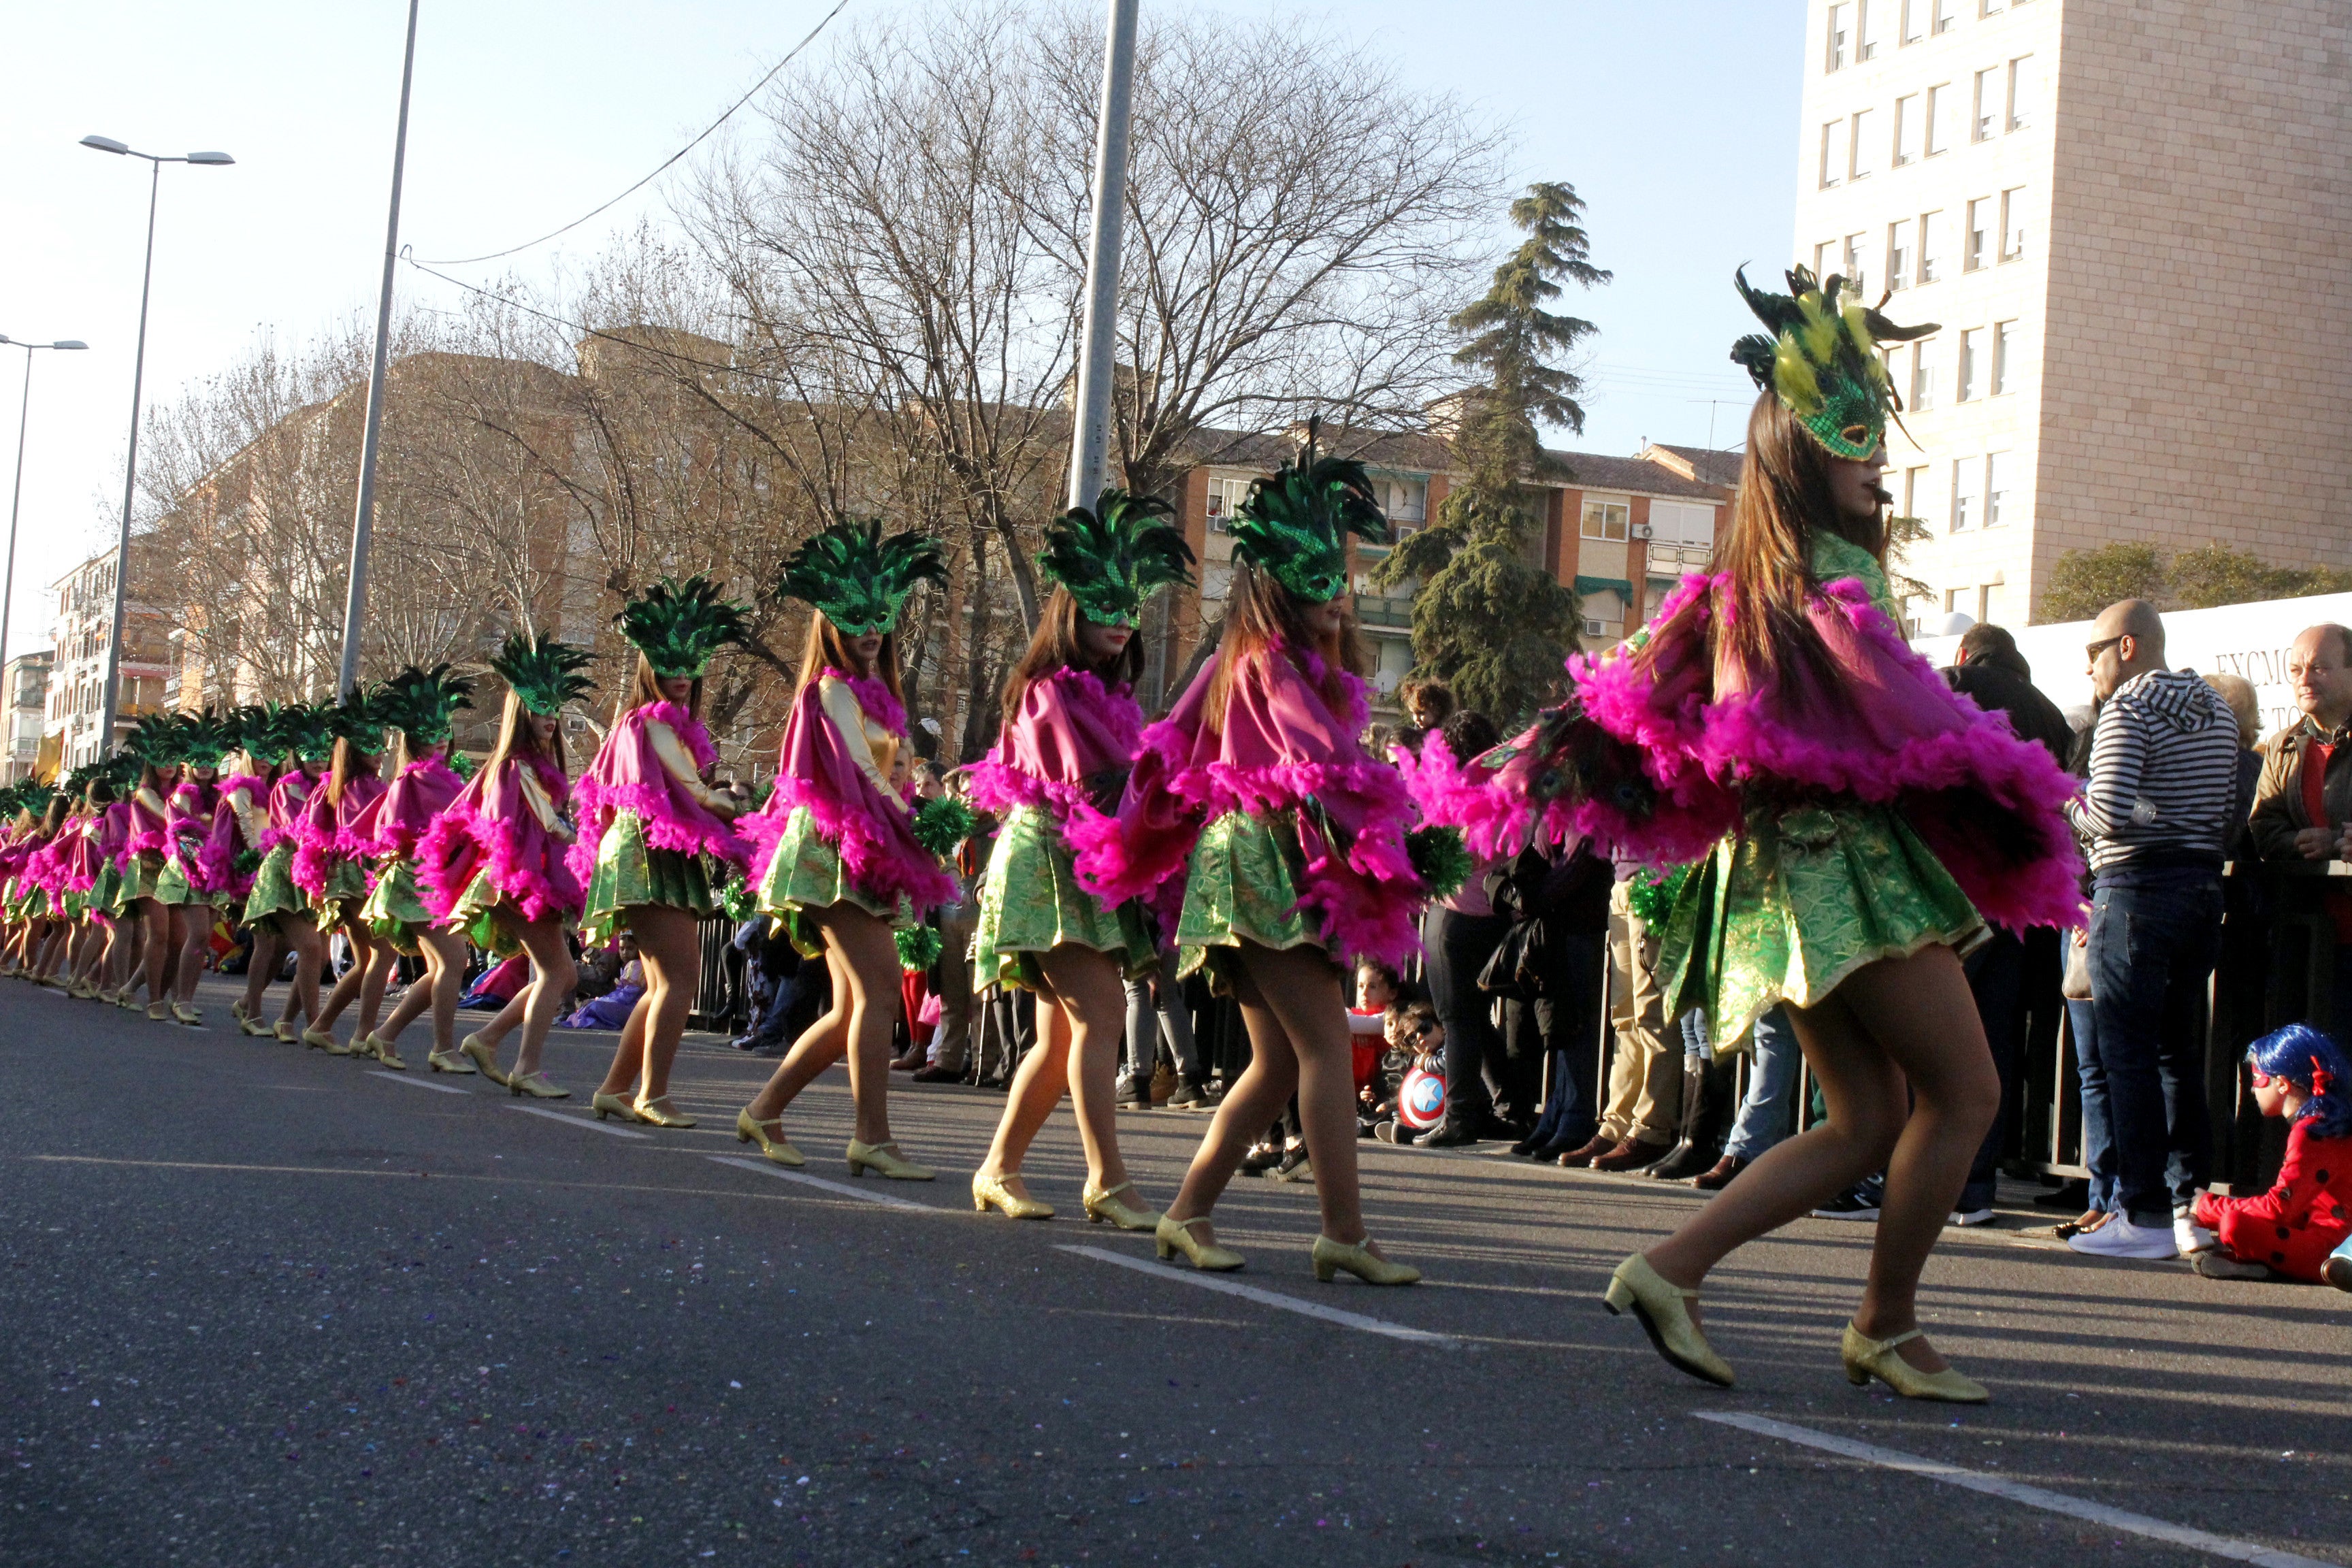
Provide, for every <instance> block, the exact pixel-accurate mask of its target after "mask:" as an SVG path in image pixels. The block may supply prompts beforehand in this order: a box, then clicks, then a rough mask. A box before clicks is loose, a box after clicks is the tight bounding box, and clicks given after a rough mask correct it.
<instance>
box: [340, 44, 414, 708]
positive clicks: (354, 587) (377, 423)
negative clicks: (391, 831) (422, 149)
mask: <svg viewBox="0 0 2352 1568" xmlns="http://www.w3.org/2000/svg"><path fill="white" fill-rule="evenodd" d="M416 5H417V0H408V47H407V50H406V52H405V53H404V55H403V57H402V58H401V62H400V127H399V129H398V130H397V131H396V132H394V134H393V139H392V213H391V216H388V217H386V218H385V219H384V225H383V286H382V287H381V288H380V289H377V291H376V299H375V359H374V361H373V363H371V364H370V365H369V366H368V400H367V427H366V430H365V432H364V433H363V434H362V436H361V437H360V495H359V501H358V504H357V505H356V507H355V508H354V509H353V510H352V568H351V573H350V579H351V581H350V585H349V587H348V588H347V589H346V590H345V592H344V595H343V662H342V668H341V670H340V671H339V672H338V673H337V675H336V677H335V689H336V691H337V692H339V693H341V692H348V691H351V690H352V689H354V688H356V687H357V686H358V685H359V683H360V645H361V643H362V641H363V640H364V639H365V637H366V621H367V576H368V534H369V532H370V531H371V530H372V529H373V527H374V524H375V454H376V443H377V441H378V439H379V438H380V437H382V435H383V373H384V361H385V360H386V359H388V358H389V357H390V356H391V352H392V273H393V268H394V266H396V265H397V264H398V257H399V251H400V176H401V172H402V169H403V167H404V165H405V164H406V163H407V161H408V84H409V81H410V79H412V78H413V77H414V76H415V74H416Z"/></svg>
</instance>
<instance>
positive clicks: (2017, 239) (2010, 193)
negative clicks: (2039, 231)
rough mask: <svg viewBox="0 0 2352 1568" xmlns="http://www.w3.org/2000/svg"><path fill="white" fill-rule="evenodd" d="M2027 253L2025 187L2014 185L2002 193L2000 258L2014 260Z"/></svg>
mask: <svg viewBox="0 0 2352 1568" xmlns="http://www.w3.org/2000/svg"><path fill="white" fill-rule="evenodd" d="M2024 254H2025V187H2024V186H2023V185H2013V186H2011V188H2010V189H2008V190H2005V191H2003V192H2001V193H2000V258H2001V259H2002V260H2003V261H2014V260H2016V259H2017V258H2019V257H2021V256H2022V255H2024Z"/></svg>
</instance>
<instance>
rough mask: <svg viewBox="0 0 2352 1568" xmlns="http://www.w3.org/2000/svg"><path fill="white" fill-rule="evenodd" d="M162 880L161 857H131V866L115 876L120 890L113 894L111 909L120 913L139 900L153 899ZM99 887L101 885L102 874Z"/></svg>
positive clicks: (153, 855)
mask: <svg viewBox="0 0 2352 1568" xmlns="http://www.w3.org/2000/svg"><path fill="white" fill-rule="evenodd" d="M117 880H118V883H119V889H120V890H119V891H118V892H117V893H116V894H115V899H114V903H113V905H112V907H113V908H114V909H115V910H118V911H120V910H127V909H129V908H130V907H131V905H132V904H133V903H135V902H136V901H138V900H141V899H152V898H153V897H155V889H156V884H157V883H159V882H161V881H162V880H163V857H162V856H161V855H156V854H152V853H150V854H146V855H133V856H132V857H131V864H130V865H129V866H128V867H126V868H124V869H123V870H121V872H120V873H118V875H117ZM100 885H101V886H102V885H103V875H102V874H101V879H100ZM92 890H93V891H95V890H96V889H92Z"/></svg>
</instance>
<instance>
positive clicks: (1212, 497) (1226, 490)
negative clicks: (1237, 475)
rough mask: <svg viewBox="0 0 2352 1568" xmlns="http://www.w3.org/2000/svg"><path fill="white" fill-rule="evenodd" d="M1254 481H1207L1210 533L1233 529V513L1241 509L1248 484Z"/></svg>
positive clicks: (1246, 498) (1245, 498) (1246, 496)
mask: <svg viewBox="0 0 2352 1568" xmlns="http://www.w3.org/2000/svg"><path fill="white" fill-rule="evenodd" d="M1256 482H1257V481H1255V479H1211V480H1210V481H1209V531H1210V532H1211V533H1231V532H1232V531H1233V527H1234V513H1235V512H1237V511H1239V510H1241V505H1242V502H1243V501H1244V500H1248V499H1249V492H1250V486H1251V485H1253V484H1255V483H1256Z"/></svg>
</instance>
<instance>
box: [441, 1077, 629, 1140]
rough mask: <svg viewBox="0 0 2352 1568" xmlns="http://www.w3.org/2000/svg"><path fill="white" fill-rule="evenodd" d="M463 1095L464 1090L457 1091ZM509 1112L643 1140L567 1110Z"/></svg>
mask: <svg viewBox="0 0 2352 1568" xmlns="http://www.w3.org/2000/svg"><path fill="white" fill-rule="evenodd" d="M465 1092H466V1091H465V1090H464V1089H458V1090H457V1093H459V1094H463V1093H465ZM507 1109H508V1110H520V1111H521V1112H522V1113H523V1114H524V1115H525V1116H544V1117H546V1118H547V1119H548V1120H549V1121H561V1122H562V1123H563V1125H565V1126H566V1127H585V1128H586V1129H588V1131H591V1132H602V1133H604V1134H606V1135H608V1136H610V1137H614V1138H643V1137H644V1136H645V1134H644V1133H642V1132H639V1131H635V1130H633V1129H631V1128H627V1127H607V1126H605V1125H604V1123H603V1122H601V1121H597V1120H596V1119H595V1118H593V1117H592V1116H574V1115H572V1112H570V1111H568V1110H548V1109H547V1107H545V1106H543V1105H509V1106H508V1107H507Z"/></svg>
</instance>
